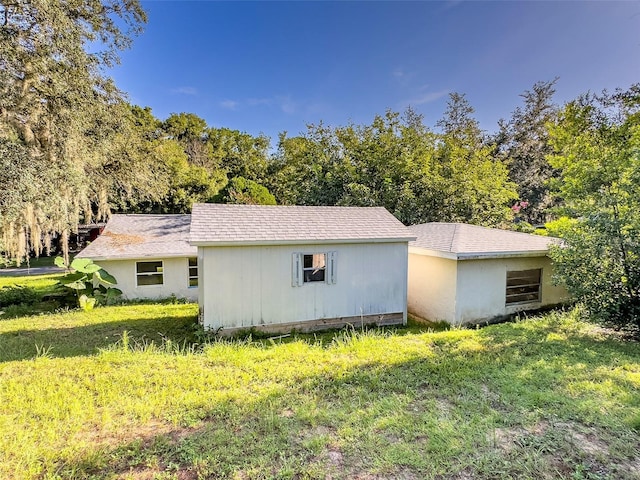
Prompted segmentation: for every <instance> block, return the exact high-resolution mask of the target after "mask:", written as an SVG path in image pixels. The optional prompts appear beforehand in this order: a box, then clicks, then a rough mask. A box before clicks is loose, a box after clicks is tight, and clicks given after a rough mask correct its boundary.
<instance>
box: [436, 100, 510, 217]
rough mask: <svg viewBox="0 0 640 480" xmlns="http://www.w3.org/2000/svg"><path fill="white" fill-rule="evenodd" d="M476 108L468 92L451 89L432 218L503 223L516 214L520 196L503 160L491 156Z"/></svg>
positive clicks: (439, 146) (442, 122)
mask: <svg viewBox="0 0 640 480" xmlns="http://www.w3.org/2000/svg"><path fill="white" fill-rule="evenodd" d="M473 113H474V109H473V107H472V106H471V105H470V104H469V102H468V101H467V99H466V98H465V97H464V95H460V94H457V93H453V94H451V96H450V98H449V103H448V106H447V109H446V111H445V113H444V116H443V118H442V119H441V120H440V121H439V122H438V123H437V125H438V126H440V128H441V129H442V133H441V135H440V136H439V138H438V143H437V150H436V153H435V156H436V160H435V165H436V166H435V171H434V175H435V177H436V181H435V185H434V193H435V194H436V195H437V197H436V198H434V207H435V208H434V219H435V220H438V221H447V222H467V223H473V224H477V225H486V226H501V225H505V224H506V223H507V222H508V221H510V220H511V218H512V211H511V208H510V206H511V203H512V202H513V201H514V200H515V199H516V198H517V193H516V191H515V185H514V184H513V183H512V182H510V181H509V179H508V170H507V168H506V167H505V165H504V164H503V163H502V162H500V161H497V160H495V159H494V158H493V155H492V151H493V149H494V147H493V145H491V144H487V143H485V141H484V138H483V134H482V131H481V130H480V126H479V124H478V121H477V120H476V119H475V118H474V117H473Z"/></svg>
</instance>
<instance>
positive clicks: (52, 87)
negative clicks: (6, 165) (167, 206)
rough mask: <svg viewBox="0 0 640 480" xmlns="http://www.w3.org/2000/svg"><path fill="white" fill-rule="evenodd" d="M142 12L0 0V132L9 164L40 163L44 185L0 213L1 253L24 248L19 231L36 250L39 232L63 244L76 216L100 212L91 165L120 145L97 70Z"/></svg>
mask: <svg viewBox="0 0 640 480" xmlns="http://www.w3.org/2000/svg"><path fill="white" fill-rule="evenodd" d="M145 20H146V17H145V13H144V11H143V10H142V8H141V7H140V5H139V3H138V1H137V0H102V1H99V0H92V1H85V2H71V1H50V0H19V1H12V0H0V137H1V138H2V139H3V141H4V144H5V146H8V145H9V144H12V145H13V146H9V147H8V148H9V149H10V150H11V152H13V153H12V156H11V158H12V160H11V161H12V162H13V164H14V165H15V166H16V167H17V168H19V169H21V170H24V171H29V170H30V168H31V165H33V164H38V163H44V164H46V165H47V168H45V169H42V170H40V171H39V180H40V182H41V183H42V184H43V185H45V188H43V189H41V190H38V191H37V192H33V194H32V195H31V196H28V197H25V198H23V199H22V202H21V204H20V205H18V206H17V208H5V209H3V210H2V211H0V232H1V235H2V237H3V238H4V248H5V250H6V251H7V252H8V253H9V254H10V255H13V256H19V255H24V253H25V251H26V249H27V245H26V244H25V242H26V239H27V238H28V239H30V243H31V247H33V248H34V249H36V251H38V250H39V248H40V247H39V245H40V244H41V240H42V238H46V237H48V234H55V233H59V234H61V235H62V239H63V242H62V243H63V245H66V238H67V236H68V234H69V232H70V230H72V229H74V228H75V226H76V225H77V224H78V221H79V220H80V219H81V218H83V219H84V220H85V221H90V220H91V218H92V217H93V216H94V214H98V216H105V215H107V214H108V202H107V193H106V186H105V185H103V184H100V183H96V182H95V181H96V180H99V179H96V178H93V177H92V176H91V173H92V172H100V171H102V168H101V167H100V164H101V163H102V162H105V161H107V160H108V158H110V156H111V154H112V153H113V152H114V150H117V149H118V148H119V147H120V145H118V144H115V145H113V144H112V142H111V140H112V137H111V136H110V135H108V134H107V132H109V131H118V130H121V129H122V128H124V127H123V124H122V120H121V113H122V109H123V108H124V107H125V106H124V105H123V104H122V103H121V101H120V97H121V96H120V93H119V92H118V90H117V89H116V88H115V86H114V85H113V82H112V81H111V80H110V79H109V78H108V77H106V76H105V75H104V73H103V70H102V68H103V67H105V66H111V65H113V64H114V63H116V62H117V61H118V56H117V53H118V51H119V50H121V49H123V48H126V47H128V46H129V44H130V42H131V38H132V35H134V34H136V33H138V32H139V31H140V28H141V24H142V23H143V22H144V21H145ZM1 187H2V188H0V190H5V191H10V190H13V189H14V187H15V185H14V184H10V183H8V182H7V181H6V179H3V180H2V185H1ZM14 193H15V192H14ZM7 198H11V197H10V195H9V196H8V197H7ZM13 206H14V207H15V205H13ZM65 253H66V252H65Z"/></svg>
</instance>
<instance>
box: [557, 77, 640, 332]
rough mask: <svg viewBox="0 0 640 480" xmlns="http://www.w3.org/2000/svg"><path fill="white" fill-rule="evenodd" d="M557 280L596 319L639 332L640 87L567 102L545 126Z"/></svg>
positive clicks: (636, 86)
mask: <svg viewBox="0 0 640 480" xmlns="http://www.w3.org/2000/svg"><path fill="white" fill-rule="evenodd" d="M550 135H551V140H552V143H553V145H554V147H555V149H556V152H557V153H556V154H554V155H552V156H550V157H549V162H550V164H551V165H552V166H553V167H554V168H556V169H558V171H559V172H560V179H559V181H557V182H555V183H554V184H553V185H554V187H555V188H556V189H557V192H558V194H559V196H560V197H561V198H562V199H563V200H564V202H565V204H566V206H565V208H564V212H565V214H566V215H567V216H568V217H570V218H571V220H563V221H562V222H559V223H558V224H555V225H552V228H555V229H557V233H558V234H559V235H560V236H562V238H563V239H564V240H565V245H564V247H563V248H557V249H555V250H554V251H553V258H554V260H555V261H556V263H557V272H558V277H559V278H560V280H561V281H563V282H564V283H565V284H566V285H567V287H568V289H569V291H570V292H571V293H572V294H573V295H574V296H575V297H576V298H577V299H578V300H580V301H581V302H582V303H583V304H584V305H585V307H586V309H587V311H588V312H589V314H590V315H591V316H592V317H593V318H596V319H598V320H601V321H604V322H607V323H611V324H613V325H616V326H618V327H623V328H633V329H638V328H640V86H639V85H635V86H633V87H631V89H630V90H629V91H627V92H621V91H618V92H616V93H614V94H608V93H606V92H605V93H603V94H602V95H601V96H585V97H582V98H580V99H579V100H577V101H574V102H571V103H569V104H568V105H567V106H566V107H565V108H564V110H563V111H562V112H561V114H560V117H559V121H558V123H557V124H556V125H554V126H552V127H551V128H550Z"/></svg>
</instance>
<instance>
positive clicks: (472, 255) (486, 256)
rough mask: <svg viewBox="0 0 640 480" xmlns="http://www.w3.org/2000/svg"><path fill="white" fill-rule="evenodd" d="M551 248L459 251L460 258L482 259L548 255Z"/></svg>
mask: <svg viewBox="0 0 640 480" xmlns="http://www.w3.org/2000/svg"><path fill="white" fill-rule="evenodd" d="M548 254H549V250H521V251H517V252H508V251H507V252H470V253H458V260H482V259H489V258H522V257H546V256H547V255H548Z"/></svg>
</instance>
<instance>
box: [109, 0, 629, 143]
mask: <svg viewBox="0 0 640 480" xmlns="http://www.w3.org/2000/svg"><path fill="white" fill-rule="evenodd" d="M142 5H143V7H144V8H145V9H146V11H147V13H148V16H149V22H148V24H147V26H146V28H145V32H144V33H143V34H142V35H141V36H139V37H137V38H136V39H135V41H134V45H133V48H132V49H131V50H128V51H126V52H124V53H123V54H122V64H121V65H120V66H118V67H116V68H115V69H113V70H112V71H111V72H110V73H111V75H112V76H113V77H114V79H115V81H116V84H117V85H118V86H119V87H120V88H121V89H123V90H124V91H126V92H127V93H128V94H129V97H130V100H131V101H132V102H133V103H135V104H138V105H141V106H149V107H151V108H152V109H153V112H154V114H155V115H156V116H157V117H159V118H161V119H165V118H166V117H167V116H168V115H169V114H170V113H172V112H190V113H195V114H197V115H199V116H200V117H202V118H204V119H205V120H206V121H207V123H208V124H209V125H210V126H215V127H228V128H233V129H237V130H241V131H245V132H248V133H250V134H253V135H256V134H258V133H264V134H266V135H268V136H269V137H271V140H272V145H273V146H274V147H275V145H276V142H277V135H278V133H279V132H282V131H285V130H286V131H287V132H288V134H289V135H290V136H293V135H298V134H300V133H301V132H303V131H305V129H306V124H308V123H318V122H320V121H323V122H324V123H326V124H329V125H332V126H338V125H345V124H347V123H348V122H350V121H353V122H355V123H358V124H368V123H370V122H371V120H372V119H373V117H374V115H375V114H382V113H384V112H385V111H386V110H387V109H392V110H395V111H403V110H404V109H405V108H406V107H407V106H409V105H411V106H412V107H413V108H414V109H415V110H416V111H418V112H419V113H422V114H423V115H424V117H425V123H426V124H427V125H429V126H431V127H434V125H435V123H436V121H437V120H438V119H439V118H440V117H441V116H442V114H443V112H444V109H445V105H446V101H447V94H448V93H449V92H460V93H464V94H466V95H467V98H468V100H469V101H470V103H471V104H472V106H473V107H474V108H475V109H476V118H477V119H478V120H479V121H480V124H481V127H482V128H483V129H484V130H487V131H489V132H492V131H495V130H496V125H497V121H498V119H500V118H508V117H509V116H510V113H511V112H512V111H513V110H514V108H515V107H516V106H518V105H520V102H521V98H520V97H519V94H521V93H522V92H523V91H525V90H527V89H530V88H531V87H532V86H533V84H534V83H535V82H536V81H540V80H544V81H547V80H552V79H553V78H555V77H559V81H558V83H557V94H556V100H557V101H558V102H564V101H567V100H570V99H573V98H575V97H576V96H578V95H579V94H581V93H584V92H586V91H595V92H599V91H601V90H603V89H605V88H606V89H615V88H616V87H621V88H625V89H626V88H628V87H629V86H630V85H631V84H633V83H637V82H640V2H604V1H602V2H546V1H545V2H542V1H540V2H458V1H449V2H418V1H414V2H363V1H360V2H302V1H301V2H293V1H291V2H269V1H263V2H217V1H143V2H142Z"/></svg>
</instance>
